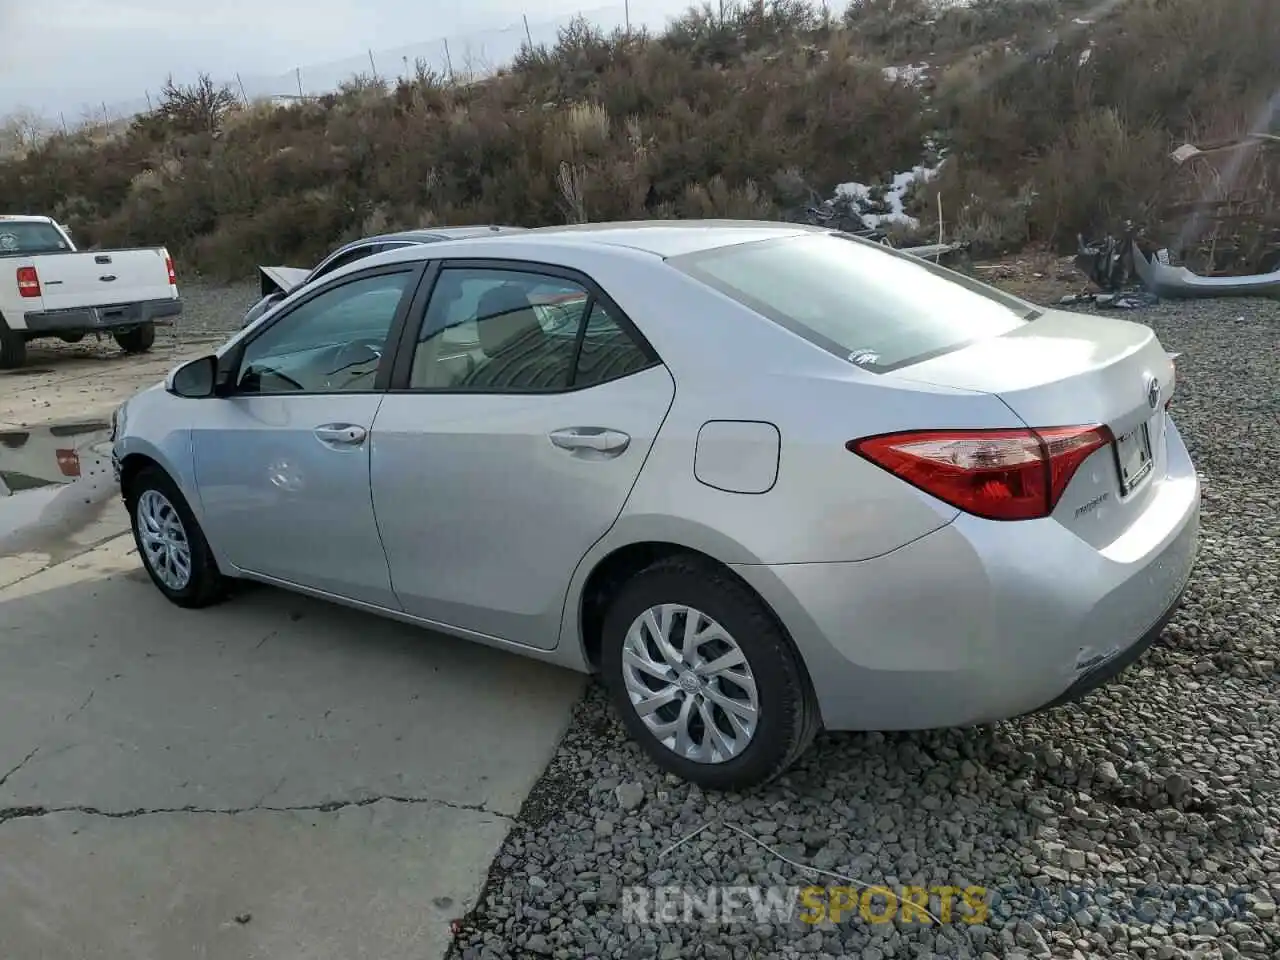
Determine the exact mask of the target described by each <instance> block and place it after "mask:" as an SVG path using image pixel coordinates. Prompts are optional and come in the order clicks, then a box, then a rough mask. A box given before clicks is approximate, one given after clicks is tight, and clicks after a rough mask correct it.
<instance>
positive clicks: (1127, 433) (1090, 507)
mask: <svg viewBox="0 0 1280 960" xmlns="http://www.w3.org/2000/svg"><path fill="white" fill-rule="evenodd" d="M1174 372H1175V371H1174V364H1173V360H1172V358H1171V356H1170V355H1169V354H1168V353H1166V351H1165V350H1164V348H1163V347H1162V346H1161V344H1160V342H1159V341H1158V339H1157V338H1156V336H1155V334H1154V333H1153V332H1152V331H1151V330H1150V329H1149V328H1148V327H1146V326H1143V325H1141V324H1137V323H1131V322H1127V321H1124V320H1118V319H1112V318H1105V317H1097V316H1090V315H1083V314H1074V313H1066V312H1060V311H1055V310H1049V309H1044V308H1041V307H1037V306H1033V305H1032V304H1030V303H1027V302H1025V301H1023V300H1020V299H1017V298H1015V297H1012V296H1009V295H1007V294H1005V293H1002V292H999V291H997V290H995V289H993V288H991V287H988V286H985V285H983V284H981V283H978V282H976V281H974V280H972V279H969V278H968V277H966V276H963V275H960V274H958V273H954V272H951V271H949V270H947V269H945V268H942V267H939V266H937V265H935V264H930V263H927V262H925V261H922V260H920V259H917V258H914V257H911V256H907V255H904V254H902V253H899V252H895V251H893V250H890V249H888V248H886V247H884V246H881V245H878V244H873V243H869V242H865V241H862V240H859V239H856V238H851V237H848V236H846V235H843V234H839V233H835V232H832V231H829V230H823V229H820V228H812V227H804V226H794V225H790V224H770V223H740V222H684V223H673V222H652V223H644V224H599V225H590V226H586V227H571V228H553V229H544V230H531V231H527V232H519V233H511V234H508V235H499V236H492V237H482V238H477V239H465V240H448V241H442V242H439V243H433V244H430V245H424V246H415V247H410V248H406V249H402V250H397V251H392V252H389V253H384V254H380V255H377V256H374V257H371V258H368V259H365V260H361V261H360V262H358V263H355V264H352V265H350V266H348V267H345V268H342V269H339V270H335V271H334V272H333V273H332V274H330V275H328V276H326V277H325V278H324V279H323V280H322V281H320V282H317V283H315V284H311V285H308V286H307V287H306V288H305V289H304V290H301V291H299V292H297V293H296V294H294V295H292V296H290V297H289V298H288V299H287V300H286V301H285V302H284V303H282V304H281V305H280V306H279V307H278V308H277V309H275V310H273V311H272V313H271V315H270V316H269V317H266V318H264V319H263V321H262V322H260V323H258V324H256V325H254V326H253V327H252V328H250V329H248V330H244V331H242V332H241V333H240V334H238V335H237V336H236V337H234V338H233V339H232V340H231V341H230V342H229V343H227V344H226V345H225V346H224V347H222V348H221V349H220V350H219V351H218V352H217V353H216V354H215V355H211V356H208V357H202V358H200V359H197V360H194V361H191V362H189V363H187V364H185V365H183V366H181V367H179V368H177V369H176V370H175V371H174V372H173V373H171V374H170V376H169V378H168V379H167V380H166V382H165V383H164V384H161V385H157V386H156V387H155V388H152V389H151V390H148V391H145V392H143V393H141V394H139V395H137V396H136V397H134V398H132V399H131V400H130V401H129V402H128V403H127V404H126V405H125V406H124V407H122V408H121V410H120V411H118V413H117V416H116V422H115V440H114V457H115V461H116V465H117V469H118V472H119V478H120V483H121V488H122V493H123V497H124V500H125V503H126V504H127V505H128V508H129V511H130V514H131V516H132V519H133V530H134V535H135V537H136V540H137V545H138V549H139V553H140V554H141V557H142V562H143V564H144V565H145V567H146V570H147V572H148V573H149V574H150V577H151V579H152V580H153V581H154V583H155V585H156V586H157V587H158V588H159V590H160V591H161V592H162V593H163V594H164V595H165V596H166V597H168V598H169V599H170V600H171V601H173V602H174V603H177V604H180V605H182V606H186V607H200V606H204V605H207V604H211V603H213V602H215V601H218V600H220V599H222V598H223V597H224V596H226V594H227V592H228V591H227V588H228V585H229V584H230V583H231V582H233V581H235V580H237V579H249V580H256V581H261V582H265V583H268V584H274V585H277V586H280V587H284V588H287V589H291V590H297V591H302V592H305V593H308V594H311V595H314V596H318V597H322V598H326V599H329V600H332V601H336V602H340V603H345V604H348V605H351V606H354V607H358V608H361V609H364V610H367V611H369V612H370V613H371V614H381V615H385V616H389V617H395V618H397V619H400V620H403V621H407V622H410V623H414V624H419V625H422V626H425V627H430V628H434V629H438V630H442V631H445V632H448V633H451V634H453V635H456V636H457V637H460V638H463V639H468V640H473V641H478V642H481V643H486V644H490V645H493V646H497V647H501V648H503V649H506V650H511V651H514V652H518V653H521V654H524V655H527V656H532V657H537V658H540V659H543V660H548V661H552V662H554V663H558V664H561V665H563V666H566V667H570V668H572V669H576V670H582V671H589V672H595V673H598V674H599V675H600V676H601V678H602V679H603V682H604V683H605V684H606V685H607V688H608V689H609V690H610V691H611V694H612V697H613V700H614V702H615V704H616V707H617V709H618V710H619V711H620V713H621V716H622V717H623V719H624V720H625V723H626V725H627V727H628V729H629V730H630V731H631V733H632V735H633V736H634V737H636V738H637V739H638V740H639V741H640V742H641V743H642V744H643V745H644V747H645V748H646V750H647V751H648V752H649V753H650V754H651V755H652V756H653V757H654V758H655V760H656V761H657V762H658V764H659V765H660V766H661V767H663V768H665V769H666V770H669V771H673V772H675V773H677V774H678V775H680V776H682V777H685V778H688V779H690V780H692V781H696V782H699V783H701V784H704V785H707V786H710V787H714V788H741V787H745V786H748V785H751V784H755V783H759V782H761V781H764V780H767V779H768V778H770V777H772V776H774V775H776V774H778V773H779V772H781V771H782V770H784V769H786V768H787V766H788V765H789V764H791V762H792V761H793V760H794V759H795V758H796V757H797V756H798V755H799V754H800V753H801V752H802V751H803V750H804V749H805V747H806V746H807V745H808V744H809V742H810V740H811V739H812V737H813V736H814V734H815V732H816V731H818V730H819V729H822V728H826V729H832V730H907V729H920V728H930V727H943V726H958V725H970V724H978V723H984V722H989V721H994V720H997V719H1001V718H1008V717H1014V716H1017V715H1020V714H1023V713H1026V712H1031V711H1035V710H1039V709H1043V708H1046V707H1049V706H1053V705H1056V704H1058V703H1062V702H1065V701H1068V700H1072V699H1076V698H1078V697H1080V696H1082V695H1083V694H1084V693H1086V692H1087V691H1089V690H1090V689H1092V688H1094V687H1095V686H1097V685H1098V684H1100V683H1102V682H1104V681H1106V680H1107V679H1109V678H1110V677H1112V676H1114V675H1115V674H1116V673H1118V672H1119V671H1120V670H1122V669H1123V668H1124V667H1126V666H1127V665H1128V664H1129V663H1131V662H1133V661H1134V660H1135V659H1136V658H1137V657H1138V656H1139V655H1140V654H1141V653H1142V652H1143V650H1145V649H1146V647H1147V646H1148V645H1149V644H1151V643H1152V642H1153V641H1154V640H1155V639H1156V638H1157V636H1158V635H1159V633H1160V631H1161V628H1162V627H1163V625H1164V624H1165V623H1166V622H1167V621H1168V619H1169V618H1170V617H1171V616H1172V614H1173V612H1174V610H1175V609H1176V607H1177V604H1178V602H1179V598H1180V596H1181V594H1182V591H1183V589H1184V587H1185V584H1186V582H1187V579H1188V577H1189V575H1190V570H1191V566H1192V563H1193V561H1194V557H1195V552H1196V539H1197V530H1198V518H1199V499H1200V498H1199V494H1200V491H1199V484H1198V481H1197V477H1196V472H1195V469H1194V467H1193V465H1192V462H1191V459H1190V457H1189V455H1188V452H1187V448H1186V446H1185V445H1184V444H1183V441H1182V438H1181V437H1180V435H1179V433H1178V429H1177V427H1176V426H1175V425H1174V421H1173V419H1172V418H1171V416H1170V404H1171V401H1172V398H1173V390H1174Z"/></svg>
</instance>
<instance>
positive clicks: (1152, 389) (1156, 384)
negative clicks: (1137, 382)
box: [1147, 377, 1160, 410]
mask: <svg viewBox="0 0 1280 960" xmlns="http://www.w3.org/2000/svg"><path fill="white" fill-rule="evenodd" d="M1159 405H1160V381H1159V380H1158V379H1156V378H1155V377H1148V378H1147V406H1148V407H1150V408H1151V409H1152V410H1154V409H1155V408H1156V407H1158V406H1159Z"/></svg>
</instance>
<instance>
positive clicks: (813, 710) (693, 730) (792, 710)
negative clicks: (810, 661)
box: [601, 556, 820, 790]
mask: <svg viewBox="0 0 1280 960" xmlns="http://www.w3.org/2000/svg"><path fill="white" fill-rule="evenodd" d="M663 608H665V614H666V616H667V617H668V618H669V620H670V623H671V629H670V631H669V633H668V636H669V637H671V638H672V639H673V640H674V643H673V644H672V646H673V647H675V648H677V649H676V650H675V651H674V654H673V655H672V656H666V657H665V660H664V656H663V654H662V652H661V651H662V648H661V647H660V646H658V644H657V643H656V639H655V638H654V636H653V624H655V623H657V624H658V625H659V626H662V624H661V618H662V617H663V615H664V610H663ZM681 611H687V612H681ZM691 619H692V620H694V621H695V622H696V624H697V629H698V630H699V632H700V635H702V636H708V637H710V638H711V639H709V640H705V641H698V642H697V644H695V645H694V649H693V651H692V653H690V652H689V651H687V650H685V651H681V650H679V649H678V648H679V647H680V644H681V640H682V638H683V637H684V635H685V634H684V624H685V623H687V622H688V621H689V620H691ZM646 624H647V625H646ZM721 637H723V638H724V639H717V638H721ZM645 651H647V652H648V655H649V658H648V662H649V663H650V669H652V667H653V666H655V665H656V666H657V667H658V668H659V672H661V671H663V670H666V671H667V675H666V676H665V677H663V678H659V677H658V676H655V675H654V674H653V673H652V672H649V671H646V670H641V669H638V668H637V667H636V666H635V664H636V662H637V654H639V657H640V658H641V659H644V654H645ZM624 652H625V659H624ZM601 653H602V657H601V661H602V662H601V668H602V672H603V679H604V682H605V685H606V687H607V688H608V690H609V693H610V696H611V697H612V699H613V703H614V707H615V709H617V711H618V713H619V714H620V715H621V717H622V721H623V723H624V724H625V725H626V727H627V730H628V732H629V733H630V734H631V736H632V737H633V738H634V739H635V740H636V741H637V742H638V743H639V744H640V745H641V746H642V747H643V748H644V749H645V751H646V752H647V753H648V754H649V755H650V756H651V757H652V758H653V759H654V761H655V762H656V763H657V764H658V766H659V767H661V768H662V769H663V770H666V771H668V772H670V773H674V774H676V775H677V776H679V777H681V778H683V779H685V780H688V781H690V782H692V783H696V784H698V785H699V786H702V787H706V788H708V789H712V790H742V789H746V788H749V787H754V786H758V785H760V784H763V783H767V782H768V781H770V780H772V779H774V778H775V777H777V776H778V775H780V774H781V773H783V772H784V771H785V770H786V769H787V768H788V767H790V766H791V765H792V764H793V763H794V762H795V761H796V759H797V758H798V757H799V756H800V755H801V754H802V753H803V752H804V751H805V750H806V749H808V747H809V744H810V743H812V742H813V738H814V736H815V735H816V733H817V732H818V728H819V725H820V721H819V715H818V709H817V705H816V703H815V701H814V697H813V694H812V691H811V689H810V686H809V680H808V676H807V674H806V673H805V670H804V668H803V666H802V665H801V663H800V659H799V656H798V655H797V653H796V651H795V649H794V647H793V646H792V644H791V641H790V639H789V638H788V637H787V635H786V633H785V632H784V631H783V629H782V627H781V626H780V625H779V624H778V622H777V620H776V619H775V618H774V616H773V614H772V613H771V612H770V610H769V609H768V608H767V607H766V606H765V604H764V602H763V601H762V600H761V599H760V598H759V597H758V596H756V595H755V593H754V592H752V591H751V589H750V588H748V587H747V586H746V585H745V584H744V583H742V582H741V581H740V580H738V579H737V578H736V577H734V576H733V574H731V573H730V572H729V571H728V570H725V569H724V568H723V567H720V566H718V565H717V564H715V563H712V562H710V561H707V560H703V559H700V558H698V557H693V556H676V557H669V558H667V559H664V560H660V561H658V562H657V563H655V564H653V565H652V566H650V567H648V568H646V569H644V570H642V571H641V572H640V573H638V574H636V575H635V576H634V577H632V578H631V580H630V581H628V582H627V583H626V584H625V585H623V587H622V588H621V589H620V590H619V592H618V594H617V596H616V597H615V598H614V600H613V602H612V604H611V605H610V607H609V611H608V613H607V614H606V616H605V622H604V631H603V644H602V651H601ZM739 656H740V658H741V665H740V666H735V667H733V668H732V669H731V670H728V669H725V670H717V671H714V672H712V671H711V670H709V668H708V665H709V664H711V663H714V662H717V661H719V662H722V663H723V662H727V661H728V660H734V661H736V660H738V659H739ZM674 661H678V663H674ZM673 663H674V665H673ZM691 674H692V676H690V675H691ZM641 684H642V685H641ZM752 688H754V690H753V689H752ZM650 697H655V700H652V701H650V705H652V704H653V703H654V702H663V704H664V705H663V706H661V707H659V708H658V709H656V710H652V711H649V712H648V713H647V717H648V719H645V718H644V717H642V716H641V714H640V712H638V711H637V707H636V706H635V701H640V702H644V701H646V700H647V699H648V698H650ZM687 700H691V701H692V703H691V704H690V705H689V706H686V705H685V704H686V701H687ZM727 701H733V702H734V703H735V704H736V705H737V707H736V708H735V709H733V710H730V709H727V708H726V707H725V706H724V705H725V703H726V702H727ZM744 705H745V706H747V707H751V706H754V708H755V711H756V713H755V720H754V724H753V725H752V726H751V727H750V729H749V730H747V724H748V723H749V721H748V720H746V719H744V718H746V717H747V716H748V714H746V713H740V712H739V710H741V709H742V707H743V706H744ZM731 714H733V715H734V716H736V717H737V718H738V720H739V721H740V722H739V723H734V722H732V721H731ZM680 717H686V718H687V720H686V721H685V722H684V723H683V729H684V736H683V737H682V736H681V734H680V729H681V727H682V723H681V720H680ZM707 718H709V719H710V723H711V724H714V725H715V727H716V728H717V729H716V730H715V731H712V730H711V729H710V727H709V725H708V719H707ZM651 723H652V724H654V725H658V726H660V727H662V728H664V729H662V730H660V731H655V730H653V729H651V727H650V724H651ZM678 750H681V751H682V752H677V751H678ZM696 754H701V756H700V757H698V756H695V755H696Z"/></svg>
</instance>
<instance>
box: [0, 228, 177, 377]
mask: <svg viewBox="0 0 1280 960" xmlns="http://www.w3.org/2000/svg"><path fill="white" fill-rule="evenodd" d="M180 313H182V300H181V299H180V298H179V297H178V285H177V280H176V278H175V277H174V272H173V259H172V258H171V257H170V256H169V251H168V250H166V249H164V248H163V247H157V248H153V249H149V250H92V251H86V252H77V250H76V247H75V244H74V243H72V242H71V237H70V236H69V235H68V233H67V231H66V229H65V228H63V227H62V226H61V225H60V224H59V223H58V222H57V221H55V220H53V219H52V218H50V217H31V216H6V215H3V214H0V370H5V369H14V368H17V367H20V366H22V365H23V364H24V363H25V362H26V358H27V342H28V341H29V340H36V339H39V338H41V337H56V338H58V339H60V340H65V341H66V342H67V343H75V342H77V341H78V340H81V339H83V338H84V336H85V334H87V333H93V334H95V335H98V336H101V335H102V334H103V333H109V334H111V336H112V337H113V338H114V339H115V341H116V343H117V344H119V346H120V349H121V350H124V351H125V352H126V353H145V352H146V351H147V350H150V349H151V345H152V344H153V343H154V342H155V338H156V324H157V323H161V324H163V323H172V322H173V320H172V318H173V317H176V316H178V315H179V314H180Z"/></svg>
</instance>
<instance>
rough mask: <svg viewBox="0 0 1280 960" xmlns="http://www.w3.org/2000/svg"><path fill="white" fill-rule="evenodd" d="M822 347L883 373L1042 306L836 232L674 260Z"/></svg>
mask: <svg viewBox="0 0 1280 960" xmlns="http://www.w3.org/2000/svg"><path fill="white" fill-rule="evenodd" d="M667 262H668V263H669V264H670V265H671V266H673V267H675V268H677V269H678V270H681V271H682V272H684V273H686V274H687V275H689V276H690V277H693V278H694V279H695V280H698V281H700V282H702V283H705V284H706V285H707V286H710V287H712V288H714V289H716V290H719V291H720V292H721V293H724V294H725V295H727V296H729V297H731V298H733V299H734V300H736V301H738V302H739V303H741V304H743V305H744V306H746V307H748V308H750V309H751V310H753V311H755V312H756V313H759V314H760V315H762V316H764V317H767V318H768V319H770V320H772V321H774V322H775V323H777V324H779V325H780V326H782V327H785V328H786V329H788V330H790V331H792V332H793V333H796V334H798V335H800V336H802V337H804V338H805V339H807V340H809V341H810V342H812V343H814V344H816V345H817V346H819V347H822V348H823V349H825V350H829V351H830V352H832V353H834V354H836V355H837V356H839V357H841V358H842V359H845V360H848V361H849V362H850V363H853V364H856V365H857V366H858V367H860V368H862V369H864V370H869V371H871V372H873V373H886V372H888V371H890V370H895V369H898V368H899V367H904V366H907V365H909V364H912V363H918V362H920V361H922V360H925V359H927V358H929V357H932V356H937V355H939V354H942V353H946V352H949V351H950V350H954V349H958V348H960V347H962V346H965V345H966V344H969V343H973V342H974V341H976V340H981V339H985V338H987V337H994V336H1000V335H1001V334H1004V333H1008V332H1010V331H1011V330H1014V329H1016V328H1018V327H1020V326H1022V325H1023V324H1024V323H1027V322H1029V321H1030V320H1033V319H1035V317H1036V316H1038V315H1039V313H1038V311H1037V309H1036V308H1035V307H1033V306H1032V305H1031V304H1030V303H1027V302H1026V301H1023V300H1019V299H1018V298H1017V297H1012V296H1009V295H1007V294H1004V293H1001V292H1000V291H998V290H996V289H995V288H993V287H988V286H986V285H985V284H982V283H979V282H978V281H976V280H971V279H969V278H968V277H965V276H964V275H963V274H959V273H956V272H954V271H951V270H947V269H946V268H945V267H940V266H937V265H936V264H932V263H929V262H928V261H925V260H920V259H916V258H915V257H911V256H909V255H907V254H903V253H898V252H894V251H891V250H888V249H886V248H885V247H883V246H881V245H879V244H875V243H870V242H867V241H863V240H858V239H856V238H852V237H844V236H840V235H837V234H809V235H806V236H801V237H785V238H782V239H778V240H763V241H756V242H751V243H741V244H735V245H733V246H729V247H719V248H716V249H714V250H708V251H700V252H698V253H694V254H685V255H683V256H680V257H673V258H671V259H670V260H668V261H667Z"/></svg>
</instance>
